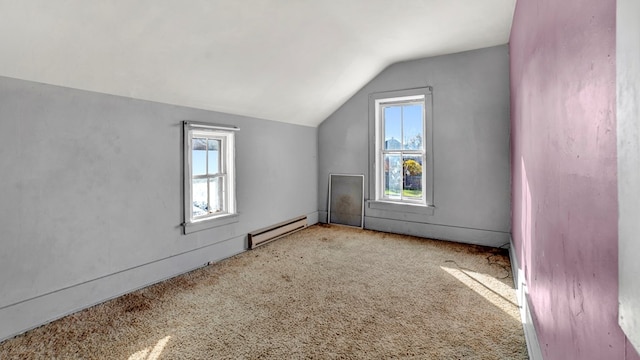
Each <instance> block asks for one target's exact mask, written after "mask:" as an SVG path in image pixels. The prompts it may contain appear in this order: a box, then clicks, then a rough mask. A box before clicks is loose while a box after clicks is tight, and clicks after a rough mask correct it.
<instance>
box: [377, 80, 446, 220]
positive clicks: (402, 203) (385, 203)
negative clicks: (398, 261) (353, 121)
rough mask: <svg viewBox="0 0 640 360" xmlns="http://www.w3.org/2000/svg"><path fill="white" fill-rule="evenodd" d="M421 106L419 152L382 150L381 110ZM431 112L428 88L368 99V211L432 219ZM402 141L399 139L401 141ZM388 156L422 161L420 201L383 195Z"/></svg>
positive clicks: (394, 92)
mask: <svg viewBox="0 0 640 360" xmlns="http://www.w3.org/2000/svg"><path fill="white" fill-rule="evenodd" d="M415 103H421V104H422V105H423V122H422V125H423V132H422V134H423V140H422V149H419V150H385V149H384V119H383V111H382V109H383V108H384V107H387V106H394V105H405V104H415ZM432 114H433V110H432V89H431V87H425V88H417V89H407V90H397V91H387V92H381V93H374V94H371V95H370V96H369V117H370V129H371V133H372V138H371V140H372V141H371V146H370V156H371V159H372V160H373V161H372V169H371V174H372V175H371V176H370V179H371V180H370V181H371V182H370V196H369V198H370V199H371V200H370V201H369V207H370V208H374V209H381V210H389V211H401V212H413V213H420V214H427V215H432V214H433V209H434V208H435V205H434V197H433V178H434V161H433V115H432ZM400 141H402V139H400ZM389 153H398V154H407V155H417V156H421V157H422V166H423V173H422V199H418V200H416V199H409V198H404V199H402V196H401V198H400V199H395V198H392V197H389V196H386V195H385V194H384V155H385V154H389Z"/></svg>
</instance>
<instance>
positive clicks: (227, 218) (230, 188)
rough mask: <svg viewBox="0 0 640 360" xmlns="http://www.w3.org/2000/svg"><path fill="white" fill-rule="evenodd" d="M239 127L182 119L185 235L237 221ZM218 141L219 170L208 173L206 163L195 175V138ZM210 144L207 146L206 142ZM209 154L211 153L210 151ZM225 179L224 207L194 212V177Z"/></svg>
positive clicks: (207, 163) (207, 164)
mask: <svg viewBox="0 0 640 360" xmlns="http://www.w3.org/2000/svg"><path fill="white" fill-rule="evenodd" d="M238 130H240V129H239V128H237V127H235V126H227V125H217V124H209V123H202V122H194V121H184V122H183V142H184V148H183V163H184V169H183V172H184V181H183V197H184V211H183V214H184V221H183V228H184V234H188V233H191V232H195V231H200V230H205V229H209V228H213V227H217V226H221V225H226V224H230V223H234V222H237V221H238V219H237V218H238V212H237V207H236V166H235V133H236V132H237V131H238ZM201 138H205V139H208V140H209V139H211V140H219V141H220V147H219V149H218V157H219V168H220V171H219V172H217V173H215V174H209V172H208V166H209V162H208V161H205V162H206V169H207V170H206V171H205V174H204V175H197V176H194V175H193V159H192V156H193V155H192V147H193V140H194V139H201ZM207 146H208V145H207ZM207 156H208V154H207ZM214 178H218V179H222V183H223V184H222V186H223V189H224V190H223V194H224V195H223V198H222V203H223V204H224V205H223V210H222V211H220V212H216V213H209V214H204V215H200V216H194V214H193V180H194V179H207V180H210V179H214ZM209 186H210V182H209V181H207V187H208V188H207V194H209Z"/></svg>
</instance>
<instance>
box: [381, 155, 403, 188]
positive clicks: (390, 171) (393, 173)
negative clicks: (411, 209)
mask: <svg viewBox="0 0 640 360" xmlns="http://www.w3.org/2000/svg"><path fill="white" fill-rule="evenodd" d="M401 191H402V157H401V156H400V155H385V156H384V197H386V198H396V199H400V196H401V194H400V192H401Z"/></svg>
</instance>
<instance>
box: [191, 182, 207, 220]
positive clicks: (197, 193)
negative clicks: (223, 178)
mask: <svg viewBox="0 0 640 360" xmlns="http://www.w3.org/2000/svg"><path fill="white" fill-rule="evenodd" d="M191 191H192V194H193V195H192V196H193V197H192V200H193V217H197V216H202V215H206V214H207V213H208V212H209V205H208V202H207V198H208V196H207V193H208V190H207V179H194V180H193V183H192V188H191Z"/></svg>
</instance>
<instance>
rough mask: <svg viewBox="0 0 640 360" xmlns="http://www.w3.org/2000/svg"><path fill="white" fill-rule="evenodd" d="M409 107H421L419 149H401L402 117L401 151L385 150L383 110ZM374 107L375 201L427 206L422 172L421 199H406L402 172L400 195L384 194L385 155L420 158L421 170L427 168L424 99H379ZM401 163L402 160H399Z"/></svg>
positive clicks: (402, 137)
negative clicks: (375, 138)
mask: <svg viewBox="0 0 640 360" xmlns="http://www.w3.org/2000/svg"><path fill="white" fill-rule="evenodd" d="M411 105H420V106H421V107H422V119H421V120H422V143H421V144H420V145H421V146H420V149H402V148H404V129H403V127H404V124H403V120H404V119H403V117H402V116H401V118H400V120H401V121H400V127H401V129H400V144H401V149H385V143H386V132H385V129H386V121H387V119H386V118H385V109H387V108H391V107H398V106H411ZM375 106H376V109H375V111H376V130H377V133H378V136H377V144H376V148H377V149H378V151H377V153H378V155H377V156H376V172H377V174H376V176H377V177H378V179H379V180H378V181H377V182H376V183H377V184H378V185H377V187H378V188H377V189H376V198H377V200H384V201H389V202H396V203H409V204H419V205H428V203H427V194H426V192H425V189H426V176H424V170H423V172H422V174H421V179H420V182H421V189H422V193H421V198H419V199H412V198H410V197H406V196H405V195H404V183H405V174H404V171H403V174H402V185H401V189H400V195H399V196H398V197H396V196H390V195H387V194H386V189H387V185H388V184H387V182H386V179H385V177H386V174H385V155H398V156H400V158H401V159H403V158H404V156H405V155H413V156H419V157H421V158H422V166H423V169H424V167H426V166H427V153H426V150H425V149H426V148H427V144H426V138H427V136H426V134H427V130H428V129H427V128H426V106H427V104H426V101H425V97H424V96H422V95H417V96H408V97H398V98H388V99H379V100H376V102H375ZM401 161H402V160H401ZM430 170H431V169H427V171H430Z"/></svg>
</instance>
